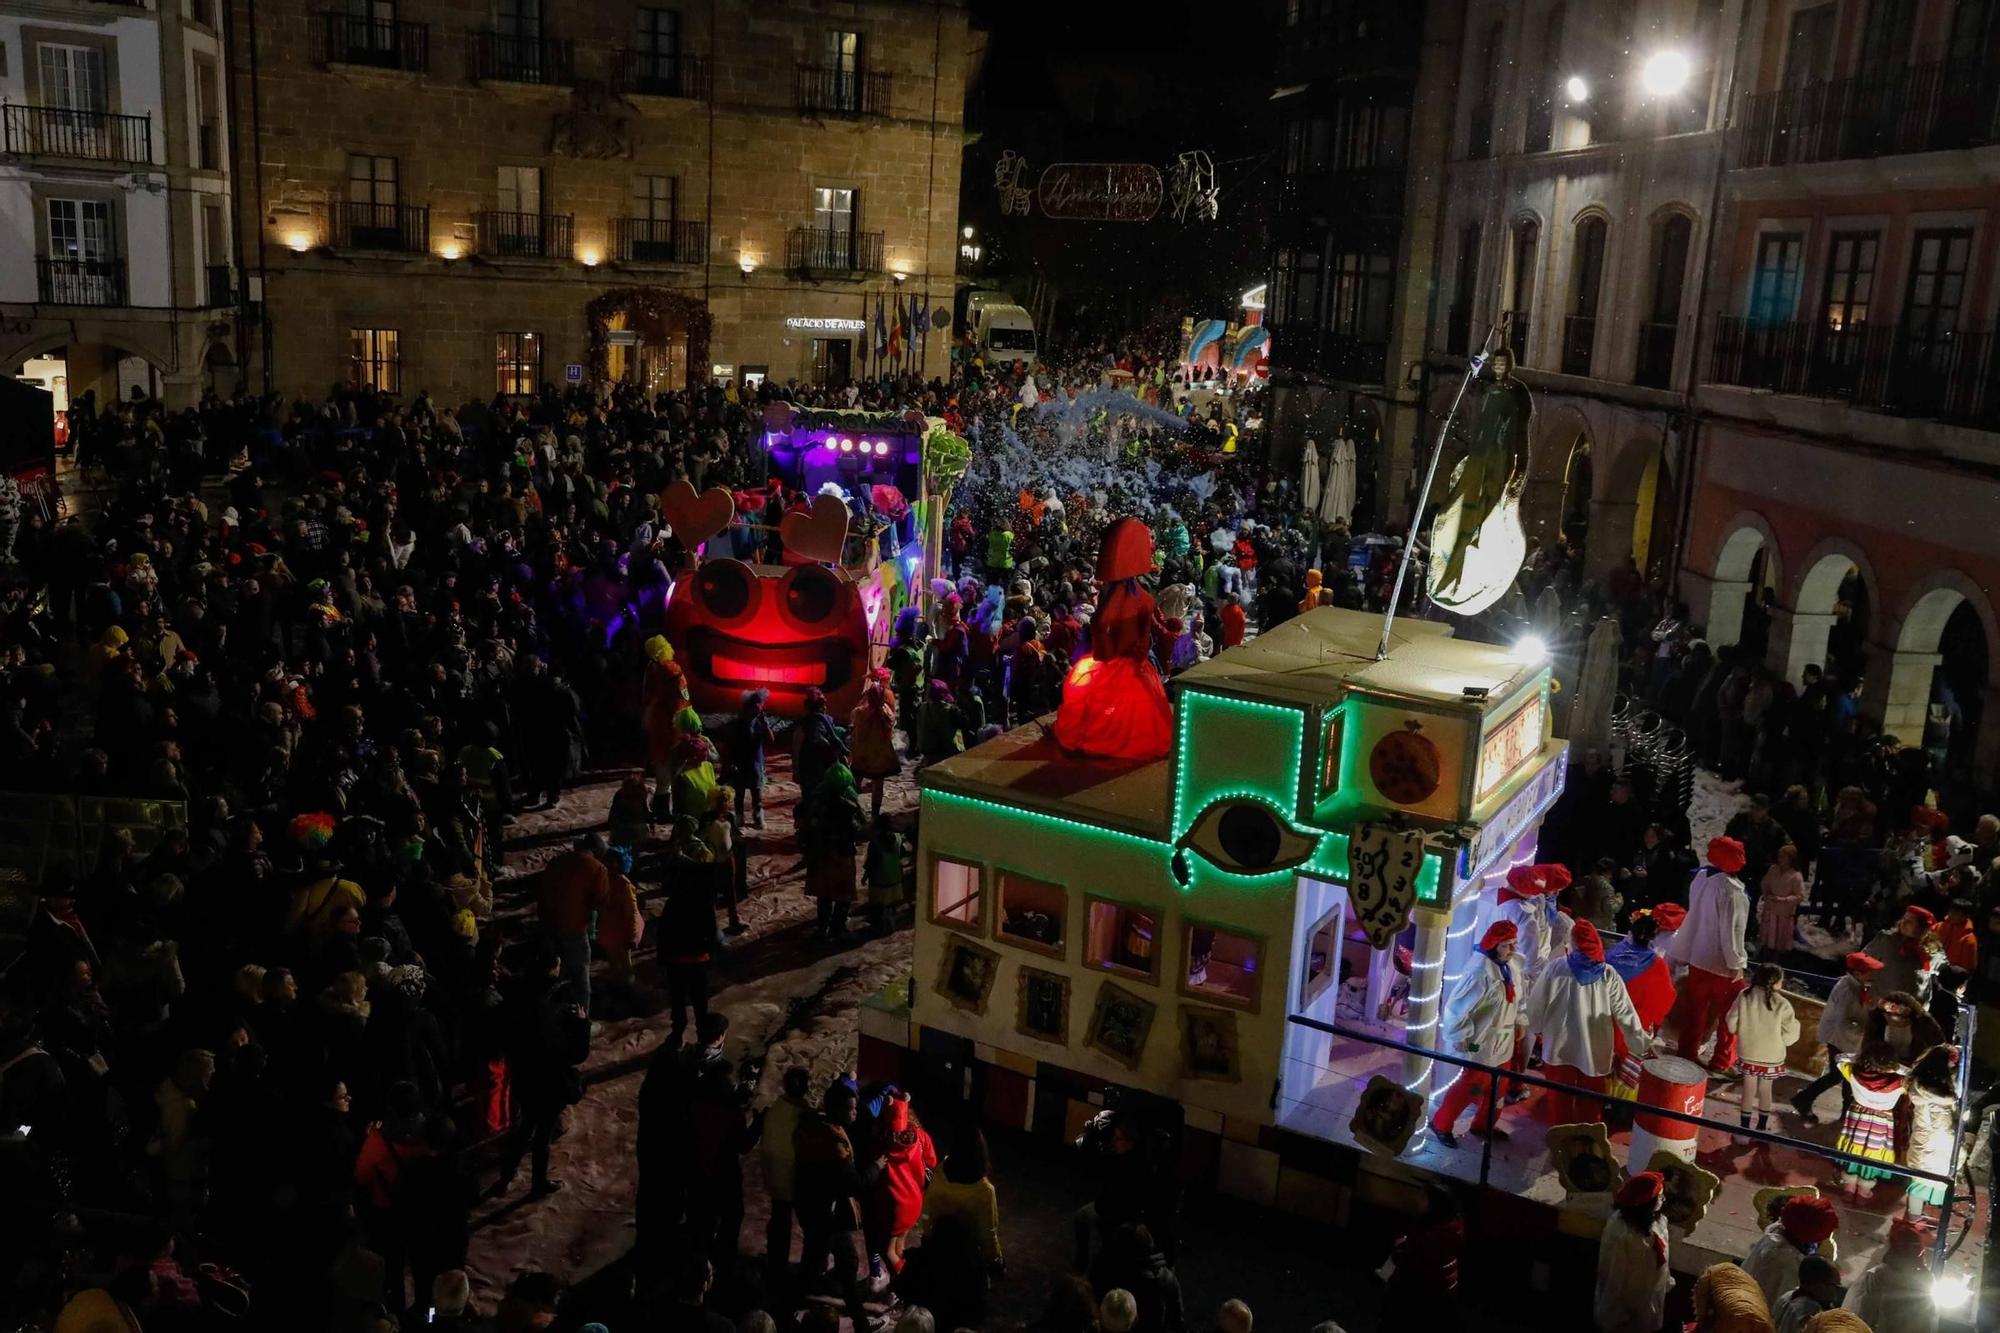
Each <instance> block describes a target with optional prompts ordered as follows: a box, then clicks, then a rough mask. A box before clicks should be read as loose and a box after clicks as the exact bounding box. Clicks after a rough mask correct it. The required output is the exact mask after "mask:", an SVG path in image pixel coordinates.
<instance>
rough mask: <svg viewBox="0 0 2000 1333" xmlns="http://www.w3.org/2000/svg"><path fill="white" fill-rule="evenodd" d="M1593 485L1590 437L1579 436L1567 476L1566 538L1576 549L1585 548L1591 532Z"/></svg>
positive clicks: (1564, 486) (1564, 521) (1571, 455)
mask: <svg viewBox="0 0 2000 1333" xmlns="http://www.w3.org/2000/svg"><path fill="white" fill-rule="evenodd" d="M1591 484H1592V476H1591V470H1590V439H1589V437H1587V436H1584V435H1578V436H1577V437H1576V442H1575V443H1574V444H1573V445H1571V446H1570V452H1569V467H1568V469H1567V470H1566V472H1565V473H1564V476H1563V500H1562V539H1563V541H1565V542H1566V543H1568V545H1569V548H1570V549H1571V550H1572V551H1581V550H1582V549H1584V539H1585V538H1586V537H1588V536H1589V535H1590V495H1591Z"/></svg>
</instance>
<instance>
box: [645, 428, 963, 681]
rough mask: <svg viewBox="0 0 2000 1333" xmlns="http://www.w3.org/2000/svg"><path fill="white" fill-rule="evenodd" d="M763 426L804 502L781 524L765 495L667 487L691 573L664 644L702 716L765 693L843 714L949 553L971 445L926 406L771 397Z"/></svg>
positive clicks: (773, 462)
mask: <svg viewBox="0 0 2000 1333" xmlns="http://www.w3.org/2000/svg"><path fill="white" fill-rule="evenodd" d="M764 425H765V430H764V435H763V446H764V449H765V452H766V454H767V457H768V462H769V469H770V475H771V477H772V479H773V481H774V482H776V483H777V484H779V485H781V486H783V487H784V488H785V489H786V490H789V491H791V492H793V493H795V494H797V495H799V496H801V497H804V499H805V502H804V503H800V504H796V505H794V506H793V507H791V508H789V509H787V510H786V511H785V513H784V514H783V516H782V517H781V518H780V519H779V521H778V523H777V524H776V525H775V527H772V526H770V525H767V524H766V523H765V522H764V521H763V515H764V512H765V503H766V500H767V499H768V496H769V491H767V490H757V491H749V492H744V493H741V494H734V495H732V494H731V493H730V492H728V491H726V490H723V489H721V488H719V487H711V488H710V489H708V490H706V491H703V492H699V493H697V492H696V491H695V489H694V487H693V486H692V485H691V484H690V483H689V482H687V481H686V480H685V479H683V480H681V481H678V482H676V483H674V484H673V485H672V486H670V487H668V488H667V490H666V491H665V492H663V493H662V495H661V496H660V511H661V516H662V517H663V518H664V519H665V520H666V522H667V523H668V524H670V525H671V526H672V528H673V530H674V532H675V533H676V534H677V535H678V536H679V538H680V540H681V543H682V545H683V546H684V547H685V548H686V550H687V553H688V554H687V559H688V562H689V567H688V568H685V569H683V570H681V571H678V572H677V575H676V578H675V580H674V587H673V591H672V593H671V595H670V596H669V599H668V602H667V610H666V626H665V633H664V638H665V640H666V642H667V643H668V644H669V645H670V646H671V649H672V660H673V661H674V662H675V663H676V664H677V669H678V671H679V672H680V673H681V674H682V675H683V676H684V677H685V681H686V687H687V696H688V701H689V702H690V703H691V704H692V705H693V706H694V707H695V709H696V710H697V711H700V712H703V713H717V712H733V711H735V709H736V708H737V706H738V705H739V703H740V702H741V700H742V697H743V694H744V692H745V691H748V690H754V689H764V690H768V691H770V701H769V707H770V709H771V711H772V712H773V713H776V714H778V715H779V716H785V717H796V716H798V715H799V714H800V713H802V712H803V711H804V707H805V698H806V693H807V691H808V690H812V689H817V690H819V691H821V692H822V693H823V694H824V695H825V696H826V700H827V705H828V707H829V708H830V709H832V710H834V712H835V715H836V716H840V717H845V716H846V715H847V712H848V710H850V709H852V708H853V706H854V704H855V703H856V702H857V701H858V700H859V699H860V696H861V688H862V686H863V685H864V684H865V683H866V680H867V676H868V672H869V670H870V668H871V667H873V666H876V665H879V664H880V661H881V658H882V655H883V653H884V652H885V651H886V649H887V647H888V643H889V636H890V633H891V630H892V627H893V625H894V623H895V619H896V616H897V614H898V613H899V612H900V611H901V610H902V609H903V608H904V607H905V606H907V605H910V604H911V603H912V602H913V601H920V600H921V599H922V597H923V595H924V590H925V589H926V588H927V587H928V586H929V576H930V575H931V574H932V573H933V572H934V571H932V570H931V568H930V566H929V565H928V564H927V563H926V557H925V554H924V553H925V551H926V550H927V549H928V550H930V551H932V552H935V550H936V549H937V546H938V529H939V527H940V522H941V513H942V509H943V499H942V497H943V496H945V495H948V494H949V493H950V488H951V484H952V483H953V482H954V481H955V480H956V479H957V477H958V475H959V474H960V473H961V472H963V470H964V460H965V458H966V449H965V445H964V442H963V441H962V440H960V439H959V438H958V437H957V436H956V435H953V434H952V433H951V432H949V431H947V430H946V429H945V428H944V424H943V423H942V422H941V421H938V420H936V419H935V418H926V417H924V416H922V415H920V414H918V413H914V412H912V413H902V414H895V413H873V412H854V411H834V410H820V409H804V408H796V407H793V406H792V405H791V404H789V403H774V404H772V405H771V406H770V407H769V408H767V409H766V412H765V422H764ZM933 496H936V497H938V498H937V499H935V500H933V498H932V497H933ZM927 539H928V540H927ZM933 558H934V557H933Z"/></svg>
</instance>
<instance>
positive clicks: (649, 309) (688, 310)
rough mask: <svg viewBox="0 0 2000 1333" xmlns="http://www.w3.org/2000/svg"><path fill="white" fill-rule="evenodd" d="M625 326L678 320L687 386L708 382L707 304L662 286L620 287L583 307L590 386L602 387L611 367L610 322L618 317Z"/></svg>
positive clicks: (696, 387)
mask: <svg viewBox="0 0 2000 1333" xmlns="http://www.w3.org/2000/svg"><path fill="white" fill-rule="evenodd" d="M621 313H622V314H623V315H624V316H625V317H626V322H627V324H628V325H629V324H631V323H633V322H635V321H637V320H641V319H643V320H646V321H648V322H653V321H659V322H662V323H668V322H671V321H673V320H675V319H678V320H680V321H682V322H683V323H685V324H686V326H687V387H688V388H690V389H699V388H701V387H702V386H703V385H705V384H706V383H708V365H709V361H708V339H709V330H710V327H711V324H712V321H711V320H710V318H709V313H708V303H707V302H706V301H700V300H697V299H695V298H694V297H692V296H683V295H681V294H680V293H679V292H670V291H668V290H667V289H666V288H664V287H621V288H619V289H618V290H616V291H609V292H605V293H603V294H602V295H600V296H596V297H593V298H591V301H590V303H589V304H588V305H586V306H584V308H583V314H584V319H585V322H586V323H587V324H588V326H589V345H588V348H587V352H588V356H589V364H590V383H591V387H593V388H603V387H604V379H605V376H606V375H607V374H608V373H609V368H610V364H611V320H612V317H613V316H615V315H618V314H621Z"/></svg>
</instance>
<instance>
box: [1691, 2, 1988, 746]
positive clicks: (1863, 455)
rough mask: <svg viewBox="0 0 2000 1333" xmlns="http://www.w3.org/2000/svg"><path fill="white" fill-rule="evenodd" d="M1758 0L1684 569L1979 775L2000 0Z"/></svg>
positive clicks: (1734, 623) (1799, 655)
mask: <svg viewBox="0 0 2000 1333" xmlns="http://www.w3.org/2000/svg"><path fill="white" fill-rule="evenodd" d="M1751 12H1752V14H1753V15H1755V16H1756V21H1754V22H1752V23H1751V24H1749V26H1748V28H1747V30H1746V42H1745V47H1744V52H1745V54H1744V57H1743V62H1744V63H1743V69H1742V72H1741V75H1740V77H1739V79H1738V84H1739V85H1740V89H1741V91H1740V94H1739V96H1738V99H1737V101H1736V104H1735V106H1734V108H1733V128H1734V142H1733V147H1732V152H1731V156H1730V160H1729V170H1728V171H1727V172H1726V174H1725V176H1724V178H1723V200H1724V208H1725V221H1724V224H1723V226H1722V228H1721V229H1720V231H1719V233H1718V244H1717V246H1716V250H1715V259H1714V267H1713V270H1712V272H1711V274H1710V276H1709V279H1708V282H1709V287H1710V290H1711V293H1712V297H1711V300H1710V301H1709V306H1710V309H1711V311H1712V315H1711V317H1710V319H1709V320H1708V321H1707V323H1706V324H1705V325H1704V326H1703V327H1702V329H1701V335H1702V338H1703V340H1704V348H1703V353H1704V354H1703V363H1702V370H1703V383H1702V385H1701V389H1700V396H1699V407H1700V411H1701V415H1702V435H1701V441H1700V446H1699V449H1698V452H1697V456H1696V459H1695V463H1694V468H1693V479H1694V485H1693V494H1692V497H1691V500H1690V523H1689V533H1688V540H1687V543H1686V548H1685V555H1684V558H1683V563H1682V568H1681V570H1680V586H1681V588H1682V590H1683V595H1684V597H1685V598H1686V600H1687V601H1688V602H1689V603H1690V604H1691V605H1692V607H1693V610H1694V616H1695V619H1696V620H1697V621H1699V622H1701V623H1703V624H1705V625H1706V626H1707V631H1708V637H1709V639H1710V640H1711V641H1712V642H1714V643H1717V644H1732V643H1734V644H1742V645H1744V646H1745V647H1746V648H1747V649H1748V650H1749V651H1750V652H1752V653H1753V654H1755V655H1757V656H1759V657H1761V659H1762V661H1763V662H1764V663H1765V664H1767V665H1768V666H1769V667H1770V668H1771V669H1772V670H1774V671H1776V672H1780V673H1782V675H1783V676H1784V678H1785V679H1787V680H1789V681H1791V682H1792V683H1793V684H1795V685H1796V684H1797V683H1798V681H1799V679H1800V675H1801V673H1802V672H1803V670H1804V668H1805V667H1806V666H1807V665H1809V664H1818V665H1823V666H1826V667H1827V668H1828V669H1829V670H1832V671H1833V672H1835V673H1836V674H1837V675H1839V676H1840V677H1841V678H1842V679H1843V680H1850V681H1851V680H1856V679H1858V680H1859V681H1860V682H1861V686H1862V694H1861V699H1860V707H1861V711H1862V714H1863V715H1864V716H1865V717H1868V718H1870V719H1875V720H1879V721H1880V723H1881V725H1882V727H1883V729H1884V730H1886V731H1888V732H1890V733H1893V734H1894V735H1896V736H1898V737H1900V738H1901V739H1903V740H1904V741H1906V742H1909V743H1913V744H1914V743H1918V742H1920V741H1921V742H1924V743H1926V745H1927V746H1936V747H1937V748H1938V749H1939V750H1940V751H1942V752H1943V753H1944V755H1945V757H1946V762H1947V765H1948V767H1949V768H1951V769H1953V770H1956V771H1957V772H1959V773H1961V774H1962V773H1964V772H1966V771H1967V770H1970V772H1971V774H1972V776H1973V777H1974V778H1975V779H1977V780H1978V781H1979V782H1980V783H1981V784H1982V785H1988V786H1990V784H1991V783H1992V780H1993V777H1992V775H1993V771H1994V770H1993V765H1994V763H1995V762H1996V760H2000V674H1996V673H2000V624H1996V620H1995V614H1994V596H1993V589H1994V586H1995V583H1996V581H2000V522H1996V521H1995V520H1996V518H2000V473H1996V471H1995V469H1994V463H1993V460H1994V451H1995V444H1996V440H2000V436H1996V434H1995V432H1996V431H2000V356H1996V352H1995V348H1996V345H2000V324H1996V314H1995V311H1996V307H2000V275H1996V264H2000V231H1996V228H1995V218H1996V217H2000V185H1996V184H1995V183H1994V177H1993V174H1992V172H1991V170H1990V163H1991V162H1992V161H1993V154H1995V153H1996V152H2000V147H1996V145H2000V122H1997V121H1996V112H2000V7H1996V6H1994V5H1991V4H1984V3H1973V2H1971V0H1959V2H1958V3H1953V2H1952V0H1904V2H1902V3H1896V4H1886V3H1877V4H1866V3H1862V0H1831V2H1829V3H1822V4H1817V5H1813V6H1810V7H1805V6H1800V7H1798V8H1797V9H1796V10H1793V9H1789V8H1773V7H1771V6H1769V5H1765V4H1753V5H1752V6H1751ZM1927 718H1929V719H1931V725H1930V727H1929V734H1928V735H1927V734H1926V731H1927V728H1926V722H1927Z"/></svg>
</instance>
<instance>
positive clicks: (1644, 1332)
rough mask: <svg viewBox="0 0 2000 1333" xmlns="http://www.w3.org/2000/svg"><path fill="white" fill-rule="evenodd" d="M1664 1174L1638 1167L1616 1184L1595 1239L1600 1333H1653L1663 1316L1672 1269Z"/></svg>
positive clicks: (1594, 1304)
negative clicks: (1599, 1235)
mask: <svg viewBox="0 0 2000 1333" xmlns="http://www.w3.org/2000/svg"><path fill="white" fill-rule="evenodd" d="M1666 1186H1667V1181H1666V1177H1665V1176H1662V1175H1661V1174H1660V1173H1659V1172H1657V1171H1641V1172H1640V1173H1639V1174H1638V1175H1636V1176H1633V1177H1632V1178H1631V1179H1630V1180H1627V1181H1626V1182H1625V1183H1624V1184H1623V1185H1620V1186H1619V1187H1618V1193H1617V1194H1615V1195H1613V1196H1612V1199H1611V1216H1610V1217H1609V1218H1607V1219H1606V1220H1605V1223H1604V1234H1603V1236H1602V1237H1600V1238H1599V1240H1598V1243H1597V1293H1596V1297H1595V1299H1594V1300H1593V1301H1592V1302H1591V1313H1592V1314H1593V1316H1594V1317H1595V1320H1596V1323H1597V1327H1598V1329H1599V1330H1600V1333H1657V1330H1658V1329H1659V1327H1660V1325H1661V1323H1662V1322H1664V1320H1665V1319H1666V1314H1667V1293H1668V1292H1669V1291H1672V1290H1673V1287H1674V1273H1673V1269H1672V1268H1671V1267H1670V1266H1669V1265H1668V1263H1667V1219H1666V1216H1665V1213H1664V1208H1665V1201H1666V1192H1667V1190H1666Z"/></svg>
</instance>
